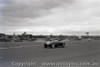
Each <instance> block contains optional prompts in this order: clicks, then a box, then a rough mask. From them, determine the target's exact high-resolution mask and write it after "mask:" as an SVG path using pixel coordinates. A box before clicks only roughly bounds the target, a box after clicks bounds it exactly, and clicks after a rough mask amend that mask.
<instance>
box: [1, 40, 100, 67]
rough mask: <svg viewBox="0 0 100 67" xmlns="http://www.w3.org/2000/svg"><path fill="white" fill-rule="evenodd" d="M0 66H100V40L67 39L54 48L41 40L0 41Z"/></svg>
mask: <svg viewBox="0 0 100 67" xmlns="http://www.w3.org/2000/svg"><path fill="white" fill-rule="evenodd" d="M83 63H84V64H83ZM29 64H30V65H29ZM0 67H100V41H99V40H98V41H69V42H66V47H65V48H55V49H50V48H44V47H43V42H2V43H0Z"/></svg>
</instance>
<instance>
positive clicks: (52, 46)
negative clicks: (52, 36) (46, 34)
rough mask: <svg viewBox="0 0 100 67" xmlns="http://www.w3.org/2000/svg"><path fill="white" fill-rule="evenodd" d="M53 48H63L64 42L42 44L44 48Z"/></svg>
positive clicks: (55, 41)
mask: <svg viewBox="0 0 100 67" xmlns="http://www.w3.org/2000/svg"><path fill="white" fill-rule="evenodd" d="M48 47H50V48H55V47H63V48H64V47H65V42H62V41H59V40H54V41H47V42H45V43H44V48H48Z"/></svg>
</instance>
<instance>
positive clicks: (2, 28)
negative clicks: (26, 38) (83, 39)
mask: <svg viewBox="0 0 100 67" xmlns="http://www.w3.org/2000/svg"><path fill="white" fill-rule="evenodd" d="M0 32H2V33H10V34H12V33H22V32H27V33H32V34H51V33H52V34H85V32H90V33H91V34H100V0H0Z"/></svg>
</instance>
